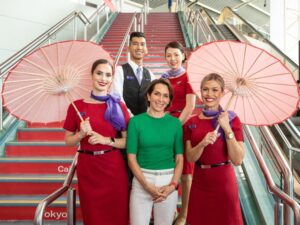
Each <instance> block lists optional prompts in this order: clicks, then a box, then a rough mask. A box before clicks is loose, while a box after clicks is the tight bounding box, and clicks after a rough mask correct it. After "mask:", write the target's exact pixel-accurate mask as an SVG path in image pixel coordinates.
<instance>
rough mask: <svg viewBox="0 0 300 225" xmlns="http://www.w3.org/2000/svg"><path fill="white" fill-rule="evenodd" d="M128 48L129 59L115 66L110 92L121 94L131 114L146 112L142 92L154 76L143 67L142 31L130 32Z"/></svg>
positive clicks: (144, 50)
mask: <svg viewBox="0 0 300 225" xmlns="http://www.w3.org/2000/svg"><path fill="white" fill-rule="evenodd" d="M128 50H129V52H130V59H129V60H128V62H127V63H125V64H123V65H122V66H117V68H116V72H115V76H114V80H113V84H112V92H113V93H117V94H119V95H120V96H121V100H122V101H124V102H125V104H126V106H127V108H128V109H129V111H130V113H131V116H133V115H138V114H140V113H143V112H146V110H147V103H146V100H145V97H144V93H145V91H146V89H147V87H148V84H149V83H150V82H151V81H152V80H154V79H155V77H154V75H153V73H152V72H151V71H149V70H148V69H146V68H145V67H143V60H144V56H145V55H146V54H147V53H148V49H147V45H146V38H145V35H144V33H142V32H132V33H131V35H130V42H129V47H128Z"/></svg>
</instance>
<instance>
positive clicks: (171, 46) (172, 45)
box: [165, 41, 186, 63]
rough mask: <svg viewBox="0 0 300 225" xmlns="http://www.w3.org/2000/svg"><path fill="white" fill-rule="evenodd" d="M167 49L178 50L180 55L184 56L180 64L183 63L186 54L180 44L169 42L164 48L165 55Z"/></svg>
mask: <svg viewBox="0 0 300 225" xmlns="http://www.w3.org/2000/svg"><path fill="white" fill-rule="evenodd" d="M168 48H177V49H179V50H180V51H181V53H182V54H183V55H184V59H183V60H182V63H184V62H185V60H186V54H185V50H184V47H183V45H182V44H180V42H178V41H172V42H169V43H168V44H167V45H166V47H165V54H166V53H167V49H168Z"/></svg>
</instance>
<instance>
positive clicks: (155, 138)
mask: <svg viewBox="0 0 300 225" xmlns="http://www.w3.org/2000/svg"><path fill="white" fill-rule="evenodd" d="M128 50H129V52H130V60H129V61H128V63H126V64H124V65H122V66H118V67H117V68H116V71H115V72H114V70H113V66H112V65H111V64H110V63H109V62H108V61H107V60H105V59H99V60H97V61H95V62H94V64H93V66H92V69H91V76H92V81H93V88H92V90H91V95H90V97H89V98H87V99H81V100H77V101H75V102H74V104H75V105H76V106H77V108H78V110H79V112H80V114H81V116H82V118H84V121H81V120H80V119H79V117H78V115H77V112H76V111H75V109H74V108H73V107H72V106H70V107H69V108H68V112H67V117H66V120H65V123H64V129H65V130H66V135H65V140H66V143H67V144H69V145H75V144H77V143H80V149H79V150H78V152H79V153H80V154H79V157H78V164H77V177H78V187H79V197H80V205H81V209H82V215H83V222H84V224H85V225H102V224H103V225H128V224H131V225H149V222H150V219H151V217H153V218H154V224H155V225H171V224H173V222H174V219H175V216H174V215H175V212H176V209H177V201H178V193H177V188H178V185H179V184H180V185H181V188H182V194H181V195H182V207H181V210H180V212H179V214H178V216H177V218H176V220H175V224H176V225H184V224H186V223H187V224H189V225H200V224H201V225H217V224H218V225H219V224H226V225H242V224H243V220H242V215H241V210H240V205H239V196H238V189H237V183H236V178H235V175H234V170H233V167H232V165H239V164H241V163H242V160H243V157H244V154H245V151H244V148H243V133H242V127H241V123H240V121H239V119H238V117H237V116H236V115H235V114H234V113H233V112H224V110H222V108H221V107H220V105H219V102H220V99H221V98H222V96H223V94H224V80H223V79H222V77H221V76H220V75H218V74H208V75H207V76H206V77H205V78H204V80H203V81H202V83H201V87H200V88H201V95H202V101H203V105H204V108H203V110H202V111H201V112H200V114H198V115H193V116H191V115H192V113H193V110H194V108H195V101H196V95H195V94H194V92H193V89H192V87H191V85H190V84H189V81H188V75H187V73H186V71H185V69H184V68H183V66H182V64H183V63H184V61H185V59H186V56H185V52H184V48H183V46H182V45H181V44H180V43H179V42H170V43H169V44H167V45H166V47H165V59H166V61H167V64H168V66H169V67H170V70H168V71H166V72H165V73H164V74H162V76H161V78H159V79H155V77H154V75H153V73H152V72H151V71H149V70H148V69H147V68H145V67H143V58H144V56H145V55H146V54H147V45H146V38H145V36H144V34H143V33H141V32H133V33H132V34H131V36H130V44H129V47H128ZM110 87H112V90H111V91H110ZM218 124H219V125H220V129H219V130H217V131H214V130H215V128H216V127H217V125H218ZM125 149H126V150H125ZM122 151H123V152H124V151H126V153H127V158H128V166H129V168H130V170H131V172H132V174H133V179H128V173H127V169H126V162H125V160H124V159H123V157H122ZM194 163H195V165H194ZM192 176H193V178H192ZM190 189H191V191H190Z"/></svg>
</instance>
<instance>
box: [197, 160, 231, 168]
mask: <svg viewBox="0 0 300 225" xmlns="http://www.w3.org/2000/svg"><path fill="white" fill-rule="evenodd" d="M229 163H230V161H226V162H221V163H216V164H211V165H204V164H201V163H200V162H199V161H197V162H196V166H198V167H200V168H201V169H210V168H215V167H219V166H225V165H227V164H229Z"/></svg>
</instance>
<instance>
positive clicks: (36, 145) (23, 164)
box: [0, 124, 81, 224]
mask: <svg viewBox="0 0 300 225" xmlns="http://www.w3.org/2000/svg"><path fill="white" fill-rule="evenodd" d="M61 127H62V124H52V125H49V126H48V127H41V125H39V124H36V125H35V124H28V125H27V127H26V128H19V129H18V131H17V136H16V140H14V141H11V142H7V143H6V144H5V155H4V156H2V157H1V158H0V183H1V184H0V221H2V222H1V223H3V221H15V220H17V221H18V220H22V221H24V224H26V222H25V221H32V220H33V218H34V213H35V209H36V206H37V204H38V203H39V202H40V201H41V199H43V198H44V197H46V196H47V195H49V194H50V193H52V192H54V191H55V190H56V189H57V188H59V187H60V186H62V183H63V180H64V178H65V175H66V173H67V172H68V168H69V166H70V164H71V162H72V158H73V156H74V153H75V152H76V147H69V146H66V145H65V143H64V130H63V129H62V128H61ZM74 183H75V184H76V179H75V180H74ZM75 186H76V185H75ZM65 202H66V198H65V197H62V198H61V199H58V200H57V201H55V202H54V203H53V204H52V205H51V207H49V208H48V209H47V211H46V213H45V215H44V218H45V220H54V221H56V220H57V221H61V220H65V218H66V209H65ZM78 209H79V207H78ZM77 211H78V212H77V213H78V214H77V215H78V218H81V215H80V210H77ZM31 223H32V222H31Z"/></svg>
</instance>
